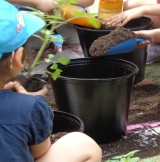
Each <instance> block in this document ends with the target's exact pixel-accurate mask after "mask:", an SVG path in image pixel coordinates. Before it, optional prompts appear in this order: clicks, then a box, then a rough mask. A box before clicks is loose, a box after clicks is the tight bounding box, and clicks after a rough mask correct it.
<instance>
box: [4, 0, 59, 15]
mask: <svg viewBox="0 0 160 162" xmlns="http://www.w3.org/2000/svg"><path fill="white" fill-rule="evenodd" d="M6 1H8V2H9V3H13V4H31V5H34V6H35V8H36V9H37V10H41V11H42V12H44V13H46V14H50V13H53V9H54V5H55V4H57V3H56V2H55V1H54V0H6Z"/></svg>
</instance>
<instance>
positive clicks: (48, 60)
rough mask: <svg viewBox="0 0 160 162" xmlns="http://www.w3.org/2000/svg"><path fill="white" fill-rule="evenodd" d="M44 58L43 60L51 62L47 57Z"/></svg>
mask: <svg viewBox="0 0 160 162" xmlns="http://www.w3.org/2000/svg"><path fill="white" fill-rule="evenodd" d="M44 60H45V62H51V61H52V60H51V59H47V58H45V59H44Z"/></svg>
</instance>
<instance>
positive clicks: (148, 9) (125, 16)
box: [107, 4, 160, 26]
mask: <svg viewBox="0 0 160 162" xmlns="http://www.w3.org/2000/svg"><path fill="white" fill-rule="evenodd" d="M144 15H152V16H160V4H156V5H145V6H141V7H137V8H134V9H130V10H127V11H124V12H122V13H120V14H118V15H115V16H113V17H111V18H109V19H107V21H108V25H111V26H115V25H117V24H119V23H120V22H122V24H121V26H124V25H125V24H126V23H127V22H128V21H130V20H132V19H136V18H139V17H142V16H144Z"/></svg>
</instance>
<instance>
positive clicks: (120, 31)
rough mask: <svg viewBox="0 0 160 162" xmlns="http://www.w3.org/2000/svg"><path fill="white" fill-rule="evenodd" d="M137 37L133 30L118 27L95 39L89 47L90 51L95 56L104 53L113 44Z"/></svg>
mask: <svg viewBox="0 0 160 162" xmlns="http://www.w3.org/2000/svg"><path fill="white" fill-rule="evenodd" d="M135 37H136V35H135V34H134V33H133V32H132V31H131V30H128V29H126V28H124V27H117V28H116V29H115V30H113V31H112V32H110V33H109V34H107V35H105V36H102V37H99V38H98V39H97V40H95V41H94V42H93V43H92V45H91V47H90V49H89V53H90V55H91V56H94V57H96V56H100V55H103V54H104V53H105V52H106V51H108V50H109V49H110V48H112V47H113V46H115V45H117V44H120V43H122V42H125V41H127V40H129V39H133V38H135Z"/></svg>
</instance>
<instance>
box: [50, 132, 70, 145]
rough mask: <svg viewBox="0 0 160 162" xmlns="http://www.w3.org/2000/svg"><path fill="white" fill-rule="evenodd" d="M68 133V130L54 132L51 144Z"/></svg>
mask: <svg viewBox="0 0 160 162" xmlns="http://www.w3.org/2000/svg"><path fill="white" fill-rule="evenodd" d="M66 134H68V132H58V133H56V134H52V135H51V136H50V139H51V144H53V143H55V142H56V141H57V140H59V139H60V138H61V137H63V136H64V135H66Z"/></svg>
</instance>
